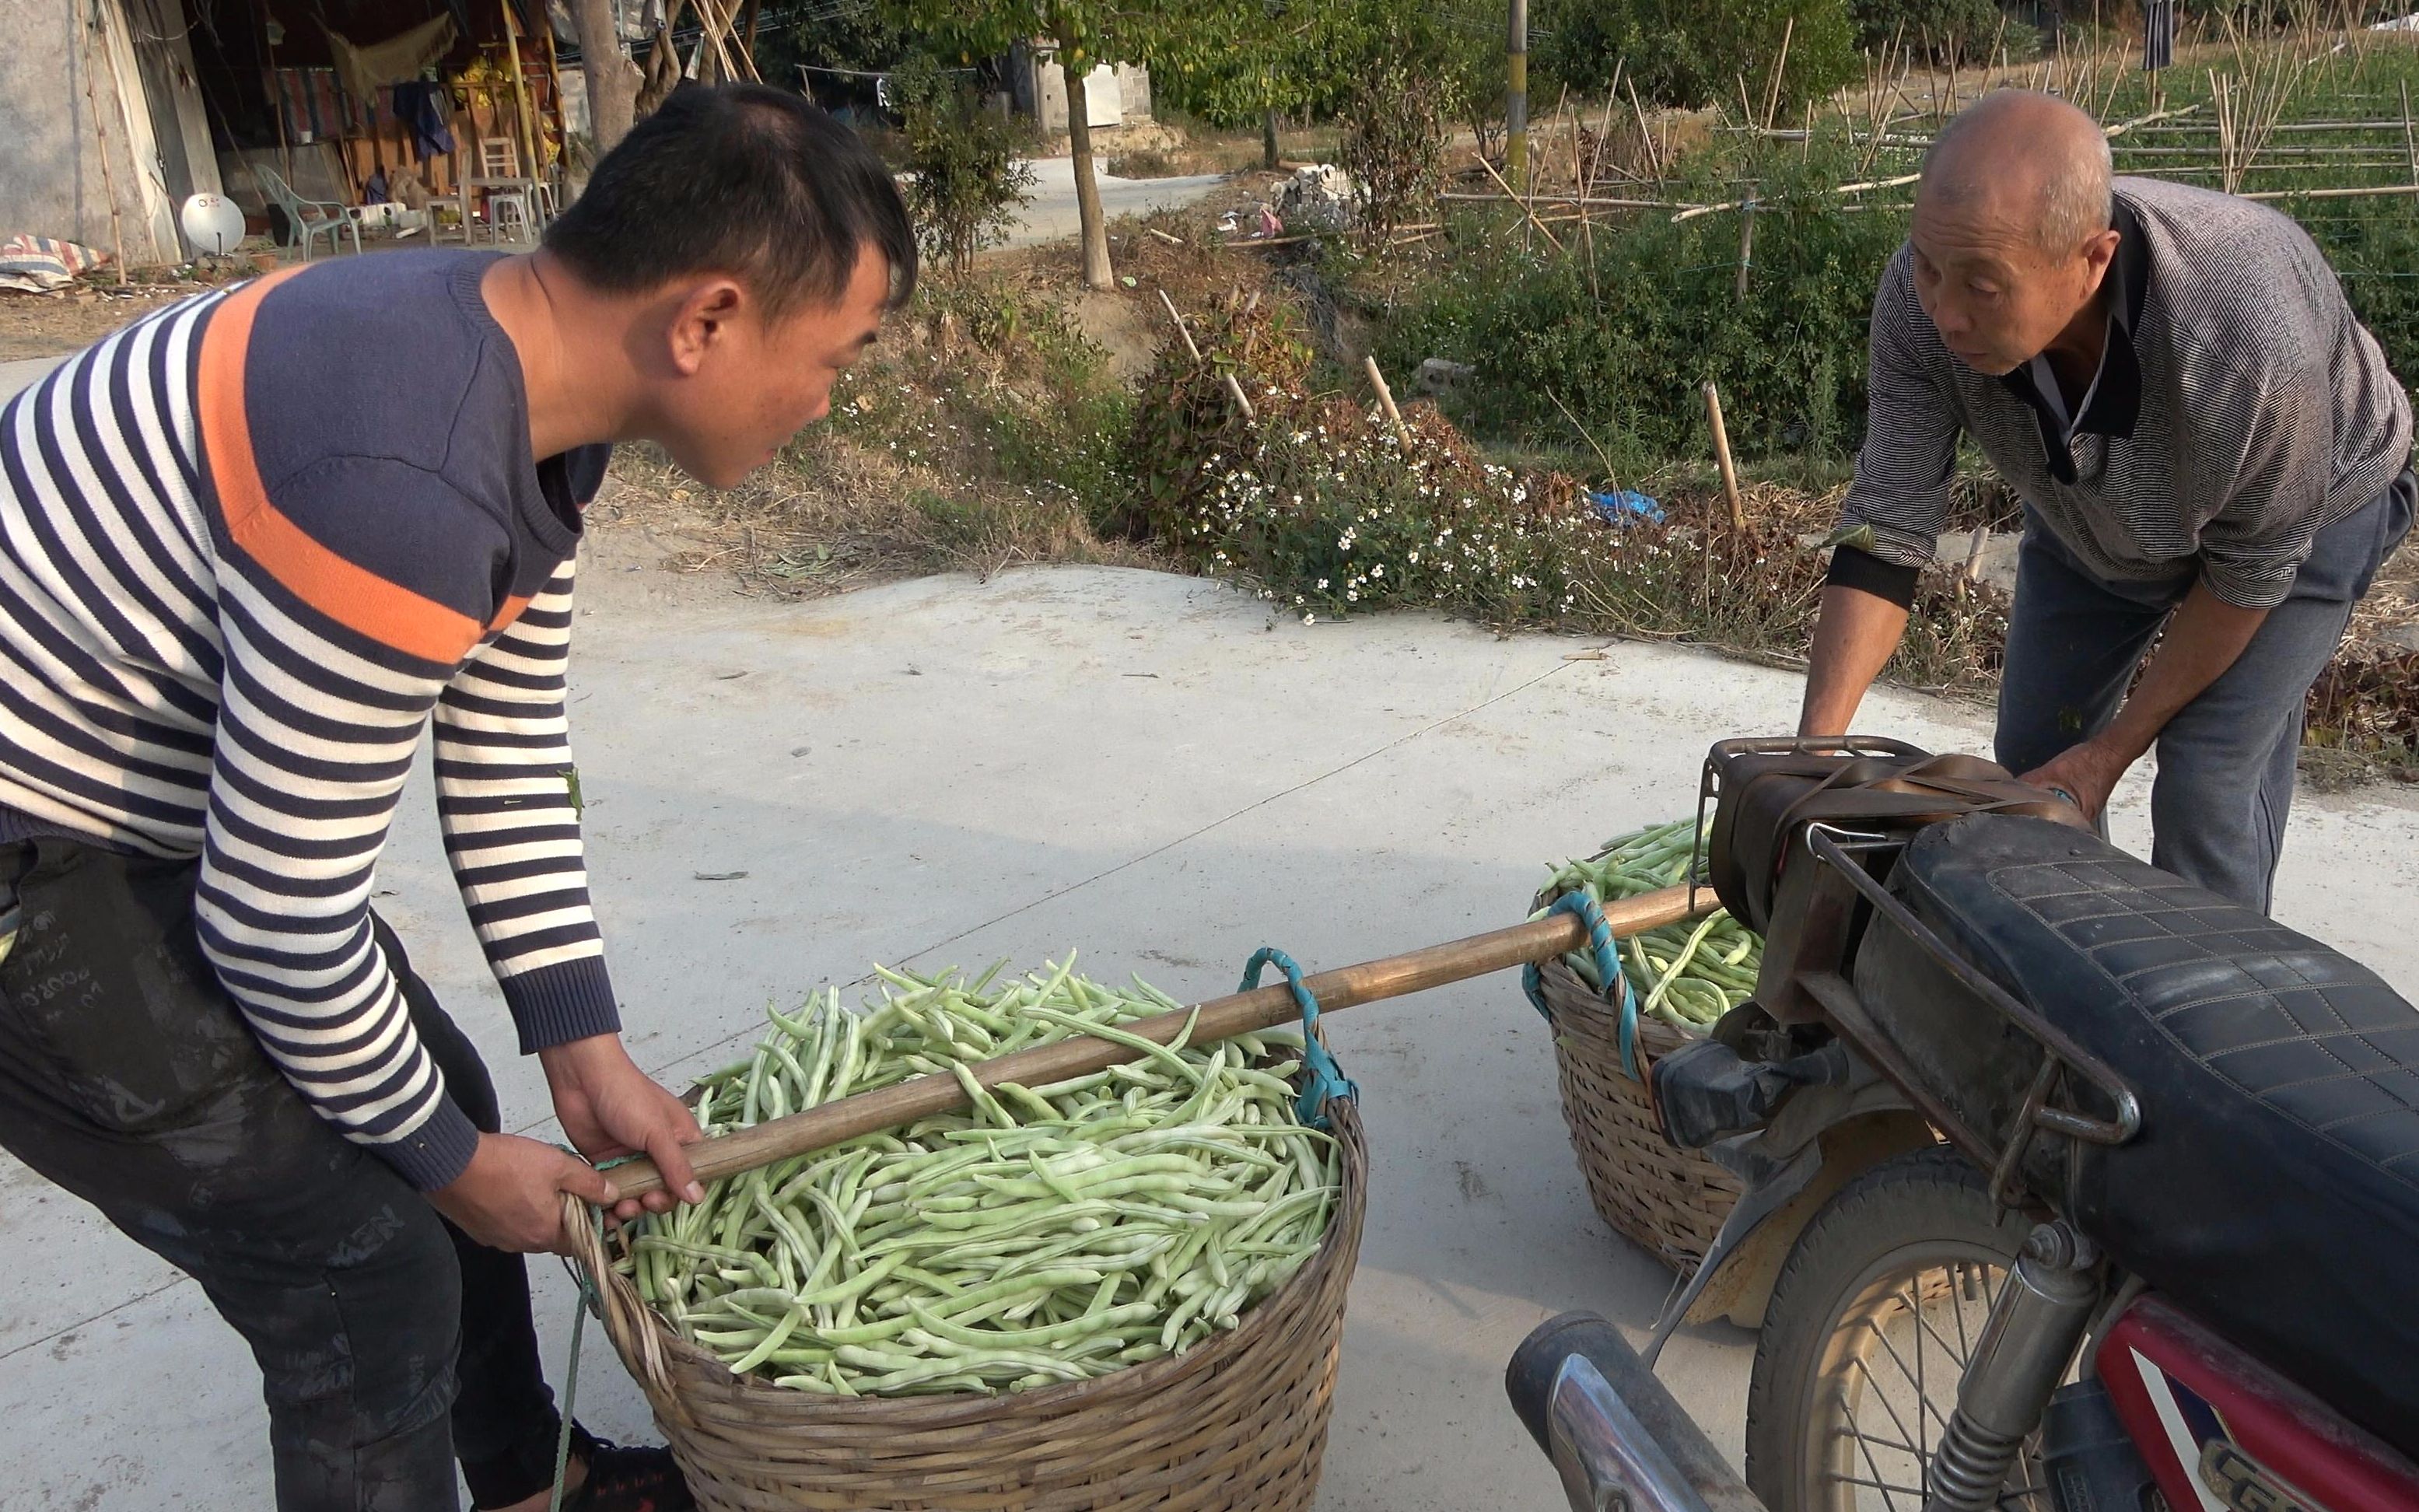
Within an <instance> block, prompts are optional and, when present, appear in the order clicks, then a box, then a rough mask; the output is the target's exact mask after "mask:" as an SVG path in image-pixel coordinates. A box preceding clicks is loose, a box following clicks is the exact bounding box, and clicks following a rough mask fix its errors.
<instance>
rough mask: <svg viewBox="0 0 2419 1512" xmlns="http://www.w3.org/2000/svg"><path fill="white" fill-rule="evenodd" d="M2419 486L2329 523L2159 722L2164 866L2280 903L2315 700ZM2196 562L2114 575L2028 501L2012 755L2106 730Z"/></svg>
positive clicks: (2002, 708) (2006, 690) (2004, 722)
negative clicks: (2227, 657) (2174, 569)
mask: <svg viewBox="0 0 2419 1512" xmlns="http://www.w3.org/2000/svg"><path fill="white" fill-rule="evenodd" d="M2413 492H2414V484H2413V481H2412V477H2411V474H2410V473H2409V472H2405V473H2403V474H2402V476H2401V477H2399V478H2397V479H2396V480H2395V481H2394V483H2393V485H2392V486H2390V487H2388V488H2387V489H2386V491H2385V492H2384V493H2382V494H2380V495H2379V496H2378V497H2377V498H2376V499H2375V500H2374V501H2371V502H2370V503H2368V504H2366V505H2364V506H2363V507H2362V508H2360V509H2358V510H2355V511H2354V512H2353V513H2351V514H2350V515H2348V516H2346V517H2344V518H2342V519H2340V520H2337V521H2336V522H2335V523H2334V524H2333V525H2330V526H2328V527H2327V528H2326V529H2325V530H2322V531H2320V532H2319V534H2318V538H2317V540H2316V541H2315V543H2313V545H2312V547H2311V549H2310V556H2309V560H2308V561H2306V562H2304V563H2303V564H2302V570H2301V572H2300V574H2299V575H2298V576H2296V577H2295V578H2294V579H2293V589H2292V593H2291V594H2289V595H2288V597H2287V598H2286V600H2285V602H2283V603H2282V604H2279V605H2277V606H2276V608H2275V609H2273V611H2271V612H2270V614H2269V616H2268V618H2267V620H2266V621H2265V622H2264V623H2262V624H2261V625H2260V626H2259V629H2258V632H2257V634H2256V635H2254V636H2253V637H2252V638H2251V644H2250V645H2249V646H2247V647H2245V648H2244V650H2243V653H2242V656H2241V657H2239V658H2238V659H2237V660H2236V661H2235V663H2234V665H2233V666H2231V667H2229V668H2227V669H2226V671H2225V672H2224V673H2223V674H2221V675H2220V676H2219V677H2218V679H2217V681H2215V682H2214V683H2211V685H2210V686H2209V687H2207V688H2205V689H2204V690H2202V692H2201V695H2200V697H2198V698H2196V699H2195V700H2193V701H2192V702H2190V703H2188V704H2186V705H2185V706H2184V708H2183V709H2182V710H2181V711H2180V713H2178V714H2177V716H2176V717H2174V718H2173V719H2171V720H2169V721H2168V723H2167V727H2166V728H2165V730H2162V731H2161V732H2159V739H2158V759H2159V774H2158V778H2157V779H2156V780H2155V781H2154V782H2153V783H2152V784H2151V788H2150V829H2151V850H2150V863H2151V864H2152V865H2153V866H2156V867H2158V868H2159V869H2160V870H2162V871H2165V872H2174V873H2176V874H2177V875H2178V876H2180V877H2183V878H2184V879H2185V880H2187V881H2190V882H2196V883H2198V884H2200V885H2201V886H2202V887H2207V888H2209V889H2210V890H2211V891H2212V892H2215V893H2219V894H2221V895H2223V896H2225V897H2226V898H2229V899H2232V900H2233V901H2235V902H2237V903H2242V904H2244V905H2246V906H2248V907H2251V908H2256V909H2257V910H2258V911H2259V912H2261V913H2263V914H2264V913H2266V912H2267V911H2268V907H2269V901H2270V887H2271V884H2272V883H2273V880H2274V878H2275V874H2276V859H2277V857H2278V856H2280V855H2281V854H2282V853H2283V849H2284V841H2285V815H2286V812H2287V810H2289V809H2290V808H2291V807H2292V802H2293V772H2294V764H2295V758H2296V755H2297V753H2298V752H2299V751H2300V749H2301V744H2302V714H2303V703H2304V702H2305V700H2306V698H2307V696H2308V694H2309V690H2310V685H2311V684H2312V683H2314V682H2316V681H2317V680H2318V676H2319V672H2321V671H2325V670H2326V665H2327V662H2328V661H2329V659H2331V658H2332V657H2333V656H2334V651H2335V646H2336V644H2337V643H2338V642H2339V641H2341V640H2342V639H2343V633H2344V626H2345V625H2346V624H2348V623H2349V622H2350V618H2351V607H2352V605H2353V604H2354V603H2356V602H2357V601H2358V600H2359V599H2360V597H2361V595H2363V594H2366V593H2367V592H2368V588H2369V584H2370V583H2371V582H2372V581H2374V580H2375V579H2376V577H2377V569H2378V567H2379V565H2380V563H2383V562H2384V560H2385V559H2386V557H2388V556H2390V555H2391V554H2392V553H2393V551H2394V548H2396V547H2397V546H2399V545H2401V544H2402V538H2403V536H2404V535H2405V534H2407V533H2408V532H2410V529H2411V504H2412V495H2413ZM2196 571H2197V569H2195V571H2193V572H2187V573H2185V574H2183V575H2182V576H2180V577H2178V578H2175V579H2168V580H2165V581H2158V582H2125V583H2112V582H2106V581H2103V580H2102V579H2099V578H2096V577H2094V576H2092V575H2091V574H2090V573H2089V572H2087V571H2086V570H2085V569H2084V568H2083V566H2082V565H2081V564H2080V563H2077V562H2076V561H2075V559H2074V557H2073V555H2072V553H2071V552H2069V551H2068V550H2067V549H2066V548H2065V547H2064V546H2062V545H2060V544H2059V543H2058V541H2057V537H2056V536H2055V535H2054V534H2053V533H2051V532H2050V531H2049V529H2048V528H2047V527H2046V526H2044V525H2043V524H2042V522H2041V520H2040V519H2039V517H2035V516H2032V515H2031V514H2030V513H2029V512H2027V515H2026V523H2025V539H2024V546H2023V548H2022V549H2021V551H2020V552H2019V555H2018V557H2017V563H2016V596H2015V608H2014V610H2013V612H2012V614H2011V622H2010V624H2009V626H2008V659H2007V668H2006V670H2005V671H2004V672H2002V674H2001V676H2000V681H1999V727H1998V735H1997V742H1996V744H1997V755H1998V761H1999V764H2001V765H2003V766H2005V767H2007V768H2008V769H2009V770H2010V771H2011V772H2014V773H2015V774H2017V775H2018V776H2020V777H2021V776H2022V775H2024V774H2025V773H2026V772H2028V771H2031V770H2032V769H2033V768H2034V767H2036V766H2039V765H2041V764H2042V763H2044V762H2046V761H2048V760H2049V759H2050V758H2052V757H2054V756H2056V755H2057V753H2058V752H2060V751H2062V750H2064V749H2066V748H2068V747H2070V746H2073V745H2076V744H2079V743H2080V742H2082V741H2084V740H2087V739H2088V738H2090V737H2091V736H2092V735H2095V734H2098V733H2100V732H2101V731H2102V730H2103V729H2105V728H2106V727H2107V725H2108V722H2109V721H2110V720H2111V719H2114V718H2115V717H2117V710H2118V707H2119V705H2120V704H2121V703H2122V702H2124V698H2125V693H2126V690H2127V688H2129V687H2131V686H2132V684H2133V680H2134V669H2135V668H2137V667H2138V666H2140V664H2141V661H2142V658H2143V656H2144V655H2145V654H2146V653H2147V652H2148V651H2149V647H2150V644H2151V641H2152V640H2153V639H2154V638H2155V637H2156V636H2157V634H2158V632H2159V630H2160V628H2161V627H2162V626H2164V625H2165V624H2166V622H2167V616H2168V615H2169V614H2171V613H2172V612H2174V610H2175V608H2176V606H2177V605H2178V604H2180V603H2181V602H2183V598H2184V595H2185V594H2186V593H2188V592H2190V590H2191V588H2192V585H2193V580H2194V578H2195V576H2196Z"/></svg>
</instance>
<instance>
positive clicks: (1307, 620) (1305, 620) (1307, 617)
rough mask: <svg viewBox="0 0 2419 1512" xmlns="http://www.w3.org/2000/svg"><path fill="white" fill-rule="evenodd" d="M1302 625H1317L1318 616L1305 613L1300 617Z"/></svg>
mask: <svg viewBox="0 0 2419 1512" xmlns="http://www.w3.org/2000/svg"><path fill="white" fill-rule="evenodd" d="M1317 623H1318V616H1317V615H1316V614H1311V613H1307V612H1305V613H1304V614H1303V615H1302V624H1304V625H1317Z"/></svg>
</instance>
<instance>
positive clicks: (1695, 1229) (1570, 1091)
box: [1538, 960, 1739, 1271]
mask: <svg viewBox="0 0 2419 1512" xmlns="http://www.w3.org/2000/svg"><path fill="white" fill-rule="evenodd" d="M1538 976H1539V977H1540V979H1541V980H1542V985H1543V987H1544V990H1545V997H1546V1008H1547V1010H1548V1012H1549V1013H1550V1014H1551V1016H1552V1020H1553V1026H1554V1065H1555V1067H1556V1070H1557V1072H1558V1074H1557V1077H1556V1079H1557V1080H1558V1081H1559V1082H1560V1083H1561V1085H1562V1092H1563V1121H1564V1122H1565V1123H1567V1124H1568V1125H1570V1130H1571V1149H1573V1150H1574V1151H1576V1152H1577V1153H1578V1155H1579V1173H1580V1174H1581V1175H1582V1176H1584V1177H1586V1178H1587V1188H1588V1197H1589V1199H1590V1200H1591V1201H1593V1202H1594V1203H1595V1211H1597V1212H1598V1213H1600V1214H1602V1215H1603V1218H1604V1221H1605V1222H1606V1223H1609V1224H1610V1225H1611V1226H1612V1227H1614V1228H1615V1229H1616V1230H1618V1231H1619V1232H1620V1233H1622V1234H1624V1235H1626V1237H1628V1238H1629V1239H1632V1240H1634V1241H1636V1242H1638V1243H1640V1244H1642V1245H1644V1246H1645V1247H1646V1248H1648V1249H1649V1250H1652V1251H1654V1253H1655V1254H1656V1256H1657V1257H1660V1258H1661V1259H1662V1261H1663V1263H1664V1264H1666V1265H1669V1266H1671V1267H1672V1269H1673V1270H1675V1271H1687V1270H1689V1269H1691V1268H1693V1267H1694V1266H1695V1265H1696V1263H1697V1262H1698V1261H1699V1260H1701V1259H1703V1258H1704V1256H1705V1251H1706V1250H1708V1249H1710V1248H1712V1247H1713V1242H1714V1236H1715V1234H1717V1233H1718V1232H1719V1231H1720V1229H1721V1227H1722V1220H1723V1219H1724V1218H1727V1217H1729V1216H1730V1211H1731V1205H1732V1204H1733V1203H1734V1202H1736V1201H1737V1200H1738V1195H1739V1184H1738V1180H1737V1179H1736V1178H1735V1177H1733V1176H1732V1175H1731V1173H1730V1172H1728V1171H1726V1170H1724V1169H1722V1168H1721V1167H1720V1166H1719V1165H1715V1164H1714V1163H1713V1162H1712V1161H1711V1160H1709V1159H1707V1158H1706V1157H1705V1156H1703V1155H1702V1154H1700V1153H1698V1152H1697V1151H1695V1150H1693V1149H1679V1148H1678V1147H1676V1146H1674V1145H1673V1144H1672V1143H1671V1141H1669V1140H1667V1139H1665V1138H1664V1137H1663V1130H1662V1128H1661V1127H1660V1126H1659V1125H1658V1124H1656V1121H1655V1110H1654V1108H1653V1106H1652V1105H1651V1104H1650V1103H1648V1102H1647V1101H1646V1089H1645V1088H1643V1087H1641V1086H1640V1085H1639V1083H1638V1082H1637V1081H1636V1080H1635V1079H1633V1078H1632V1077H1631V1076H1630V1074H1629V1073H1628V1072H1626V1071H1624V1070H1622V1067H1621V1014H1620V1012H1619V1011H1617V1010H1616V1009H1614V1008H1612V1007H1610V1005H1608V1004H1607V1003H1606V1002H1605V1000H1604V999H1603V998H1602V997H1600V996H1598V995H1596V994H1595V991H1594V990H1592V989H1591V988H1590V987H1589V986H1588V984H1587V983H1585V982H1583V981H1581V980H1579V974H1578V973H1576V972H1574V971H1572V970H1571V968H1570V967H1569V966H1568V965H1566V964H1564V963H1563V962H1562V961H1560V960H1554V961H1549V962H1548V963H1546V964H1545V965H1544V966H1543V967H1541V968H1540V969H1539V971H1538ZM1697 1038H1698V1035H1697V1033H1696V1031H1694V1030H1692V1029H1684V1028H1681V1027H1680V1026H1677V1025H1674V1024H1671V1023H1668V1022H1666V1021H1664V1020H1662V1019H1659V1018H1655V1017H1651V1016H1649V1015H1646V1014H1641V1015H1640V1016H1639V1019H1638V1033H1637V1037H1636V1041H1635V1042H1636V1045H1637V1049H1638V1054H1639V1056H1640V1057H1641V1060H1642V1061H1652V1060H1654V1059H1656V1057H1661V1056H1668V1055H1670V1054H1671V1053H1672V1051H1674V1050H1677V1049H1679V1048H1680V1047H1681V1046H1682V1045H1685V1044H1687V1043H1688V1042H1689V1041H1692V1040H1695V1039H1697Z"/></svg>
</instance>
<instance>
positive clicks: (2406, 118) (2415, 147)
mask: <svg viewBox="0 0 2419 1512" xmlns="http://www.w3.org/2000/svg"><path fill="white" fill-rule="evenodd" d="M2402 150H2403V152H2404V153H2405V154H2406V155H2408V156H2409V157H2410V159H2411V182H2412V183H2414V184H2419V139H2414V138H2413V137H2412V135H2411V81H2410V80H2408V79H2405V80H2403V81H2402Z"/></svg>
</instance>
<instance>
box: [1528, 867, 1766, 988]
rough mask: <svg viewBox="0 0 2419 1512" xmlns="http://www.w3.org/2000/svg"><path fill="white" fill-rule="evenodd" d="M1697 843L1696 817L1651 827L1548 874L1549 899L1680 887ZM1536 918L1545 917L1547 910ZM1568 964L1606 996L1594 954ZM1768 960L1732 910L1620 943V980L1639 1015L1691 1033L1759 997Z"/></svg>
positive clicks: (1604, 898) (1575, 955)
mask: <svg viewBox="0 0 2419 1512" xmlns="http://www.w3.org/2000/svg"><path fill="white" fill-rule="evenodd" d="M1699 843H1700V837H1699V836H1698V833H1697V822H1696V821H1695V820H1694V819H1675V820H1673V821H1672V823H1670V824H1668V825H1648V826H1647V827H1646V828H1644V829H1641V830H1636V831H1633V832H1632V833H1630V834H1626V835H1623V836H1619V837H1617V838H1616V839H1613V840H1609V841H1605V842H1604V845H1603V847H1602V849H1600V850H1599V851H1598V852H1597V853H1596V854H1595V856H1590V857H1589V858H1588V859H1586V860H1583V861H1564V863H1563V864H1562V865H1560V866H1558V867H1552V868H1550V870H1551V871H1552V872H1553V873H1554V875H1553V880H1552V881H1551V882H1548V884H1547V885H1546V894H1547V896H1548V899H1549V900H1550V899H1558V898H1560V897H1562V895H1563V894H1564V893H1568V892H1584V893H1586V894H1587V895H1588V896H1589V897H1591V898H1593V899H1595V901H1596V903H1598V904H1599V905H1602V904H1604V903H1612V902H1614V901H1615V900H1618V899H1622V898H1633V897H1636V896H1637V895H1638V894H1640V893H1641V892H1654V891H1656V890H1657V889H1659V888H1663V887H1677V886H1678V885H1680V884H1681V883H1683V882H1686V881H1687V880H1688V862H1689V860H1690V858H1691V857H1692V856H1695V855H1696V852H1697V847H1698V845H1699ZM1531 917H1532V918H1544V917H1545V911H1544V910H1542V909H1541V910H1539V911H1538V912H1537V913H1536V914H1533V915H1532V916H1531ZM1563 960H1564V963H1565V964H1568V965H1569V966H1570V968H1571V970H1572V971H1574V972H1576V973H1578V975H1579V980H1581V981H1584V982H1586V983H1587V984H1588V985H1589V986H1591V987H1593V988H1595V990H1596V991H1598V992H1602V991H1603V990H1604V986H1605V983H1604V980H1603V979H1602V977H1601V976H1600V975H1599V974H1598V973H1597V971H1596V968H1595V955H1594V953H1593V952H1591V951H1588V950H1583V949H1582V950H1573V951H1571V952H1570V953H1569V954H1567V955H1565V956H1564V957H1563ZM1763 961H1764V940H1763V937H1762V936H1760V935H1758V934H1757V933H1755V932H1754V931H1752V930H1750V929H1749V928H1748V927H1747V926H1746V925H1744V924H1742V923H1740V922H1739V921H1738V920H1737V919H1735V918H1732V917H1731V916H1730V913H1729V911H1728V910H1726V909H1716V910H1715V911H1714V912H1713V913H1711V914H1709V915H1707V916H1706V917H1705V918H1701V919H1696V920H1694V921H1690V922H1683V923H1678V924H1670V925H1666V926H1665V927H1663V928H1661V929H1655V930H1648V931H1646V932H1644V933H1640V934H1633V935H1631V936H1629V937H1628V938H1626V939H1625V940H1623V941H1622V942H1621V967H1622V975H1624V976H1625V977H1627V978H1628V979H1629V990H1630V991H1631V992H1632V993H1635V994H1636V995H1637V996H1638V1009H1639V1011H1640V1012H1641V1013H1652V1014H1655V1015H1656V1016H1657V1017H1659V1018H1662V1019H1664V1020H1666V1021H1668V1022H1670V1023H1672V1024H1678V1025H1682V1026H1687V1027H1689V1028H1703V1027H1705V1026H1708V1025H1710V1024H1712V1023H1713V1022H1714V1021H1715V1020H1716V1019H1718V1018H1720V1017H1721V1016H1722V1015H1723V1014H1724V1013H1727V1012H1729V1011H1731V1010H1732V1009H1733V1008H1736V1007H1737V1006H1738V1005H1739V1004H1741V1003H1743V1002H1746V1001H1747V1000H1748V998H1749V996H1750V995H1753V994H1754V992H1755V974H1756V969H1757V968H1758V967H1759V966H1760V965H1761V964H1763Z"/></svg>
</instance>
